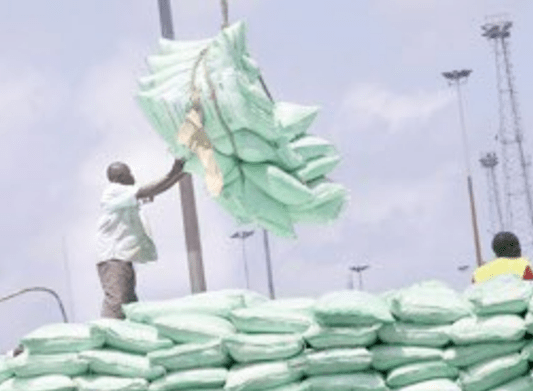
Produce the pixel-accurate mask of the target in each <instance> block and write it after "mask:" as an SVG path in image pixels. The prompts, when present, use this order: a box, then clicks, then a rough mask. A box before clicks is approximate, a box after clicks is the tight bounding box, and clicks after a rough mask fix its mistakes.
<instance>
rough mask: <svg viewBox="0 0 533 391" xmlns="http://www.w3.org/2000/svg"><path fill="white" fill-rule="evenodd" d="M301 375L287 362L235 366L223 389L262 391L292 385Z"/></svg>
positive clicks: (228, 390)
mask: <svg viewBox="0 0 533 391" xmlns="http://www.w3.org/2000/svg"><path fill="white" fill-rule="evenodd" d="M301 378H302V373H301V372H300V371H298V370H296V369H294V368H292V367H291V366H290V365H289V364H288V362H287V361H277V362H267V363H260V364H251V365H237V366H234V367H233V368H231V370H230V371H229V373H228V379H227V381H226V385H225V387H224V389H225V390H226V391H262V390H265V389H270V388H274V387H280V386H283V385H288V384H291V383H294V382H296V381H298V380H300V379H301Z"/></svg>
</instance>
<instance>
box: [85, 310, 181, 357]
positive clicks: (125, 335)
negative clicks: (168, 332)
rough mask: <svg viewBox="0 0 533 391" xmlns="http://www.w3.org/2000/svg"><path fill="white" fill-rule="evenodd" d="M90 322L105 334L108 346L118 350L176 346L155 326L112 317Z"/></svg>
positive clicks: (147, 350)
mask: <svg viewBox="0 0 533 391" xmlns="http://www.w3.org/2000/svg"><path fill="white" fill-rule="evenodd" d="M90 323H91V324H92V325H94V326H95V327H96V328H97V329H99V330H100V331H102V333H104V334H105V345H106V346H110V347H112V348H115V349H118V350H123V351H126V352H131V353H148V352H151V351H153V350H158V349H167V348H170V347H172V346H174V343H173V342H172V341H171V340H170V339H168V338H164V337H161V336H160V335H159V333H158V331H157V329H156V328H155V327H154V326H150V325H145V324H140V323H135V322H130V321H124V320H119V319H111V318H102V319H98V320H95V321H92V322H90Z"/></svg>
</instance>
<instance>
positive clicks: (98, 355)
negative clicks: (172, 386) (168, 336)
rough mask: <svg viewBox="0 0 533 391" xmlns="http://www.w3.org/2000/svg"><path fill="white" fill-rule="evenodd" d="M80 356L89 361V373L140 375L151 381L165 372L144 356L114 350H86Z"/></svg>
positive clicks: (125, 375) (124, 375)
mask: <svg viewBox="0 0 533 391" xmlns="http://www.w3.org/2000/svg"><path fill="white" fill-rule="evenodd" d="M80 357H81V358H82V359H85V360H87V361H88V362H89V370H90V371H91V373H95V374H99V375H113V376H122V377H142V378H144V379H146V380H149V381H152V380H154V379H157V378H160V377H161V376H163V375H164V374H165V369H164V368H163V367H162V366H158V365H151V364H150V360H149V359H148V357H146V356H141V355H137V354H132V353H125V352H119V351H115V350H108V349H100V350H88V351H86V352H82V353H80Z"/></svg>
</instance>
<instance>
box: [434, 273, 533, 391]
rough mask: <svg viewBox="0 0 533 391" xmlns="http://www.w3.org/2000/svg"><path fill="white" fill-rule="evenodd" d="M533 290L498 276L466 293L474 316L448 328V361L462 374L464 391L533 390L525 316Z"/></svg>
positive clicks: (514, 279) (515, 279) (512, 277)
mask: <svg viewBox="0 0 533 391" xmlns="http://www.w3.org/2000/svg"><path fill="white" fill-rule="evenodd" d="M532 294H533V286H532V285H531V284H530V283H529V282H527V281H524V280H522V279H520V278H518V277H516V276H514V275H506V276H499V277H497V278H494V279H491V280H489V281H487V282H485V283H482V284H476V285H473V286H471V287H470V288H469V289H467V290H466V291H465V292H464V294H463V297H465V298H466V299H468V300H469V301H470V302H471V303H472V304H473V306H474V313H475V314H474V315H473V316H469V317H466V318H464V319H460V320H458V321H457V322H455V323H454V325H453V326H452V327H451V328H450V333H449V334H450V337H451V339H452V342H453V344H454V345H455V346H453V347H450V348H449V349H447V350H446V352H445V354H444V359H445V360H446V361H447V362H448V363H450V364H451V365H454V366H456V367H457V368H459V369H460V370H461V374H460V379H459V382H460V384H461V387H462V389H463V390H465V391H485V390H491V391H492V390H509V391H525V390H533V383H531V378H530V376H529V374H527V375H526V373H527V372H528V369H529V364H528V359H529V358H530V355H529V351H528V349H527V348H526V349H524V346H525V344H526V339H525V338H524V337H525V335H526V323H525V320H524V316H523V315H524V314H525V313H526V312H527V309H528V305H529V301H530V299H531V296H532Z"/></svg>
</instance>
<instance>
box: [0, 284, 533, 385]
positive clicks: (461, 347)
mask: <svg viewBox="0 0 533 391" xmlns="http://www.w3.org/2000/svg"><path fill="white" fill-rule="evenodd" d="M532 292H533V287H532V285H530V283H528V282H525V281H522V280H520V279H518V278H514V277H513V276H502V277H499V278H496V279H494V280H491V281H488V282H486V283H483V284H479V285H476V286H473V287H471V288H469V289H468V290H466V291H465V292H464V293H462V294H459V293H457V292H455V291H453V290H452V289H450V288H449V287H447V286H446V285H444V284H442V283H440V282H437V281H429V282H424V283H420V284H416V285H414V286H411V287H408V288H406V289H402V290H398V291H395V292H387V293H385V294H382V295H374V294H370V293H365V292H360V291H340V292H332V293H328V294H325V295H324V296H322V297H320V298H318V299H311V298H291V299H279V300H268V299H267V298H266V297H264V296H262V295H259V294H257V293H253V292H250V291H244V290H224V291H217V292H207V293H202V294H197V295H193V296H187V297H184V298H179V299H173V300H166V301H158V302H138V303H132V304H127V305H125V306H124V312H125V314H126V316H127V319H126V320H124V321H122V320H113V319H99V320H96V321H92V322H89V323H87V324H54V325H47V326H43V327H41V328H39V329H37V330H35V331H34V332H32V333H30V334H29V335H27V336H26V337H24V338H22V340H21V343H22V344H23V345H24V347H25V352H24V353H23V354H22V355H20V356H17V357H15V358H3V359H1V360H0V380H1V383H0V391H11V390H24V391H69V390H80V391H104V390H105V391H174V390H195V391H196V390H197V391H200V390H203V391H211V390H212V391H215V390H216V391H264V390H267V391H388V390H398V391H461V390H464V391H531V390H533V379H532V376H531V373H530V371H531V364H530V361H533V354H532V353H533V342H532V339H531V335H533V314H532V312H533V305H532V304H531V303H530V301H531V297H532Z"/></svg>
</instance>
